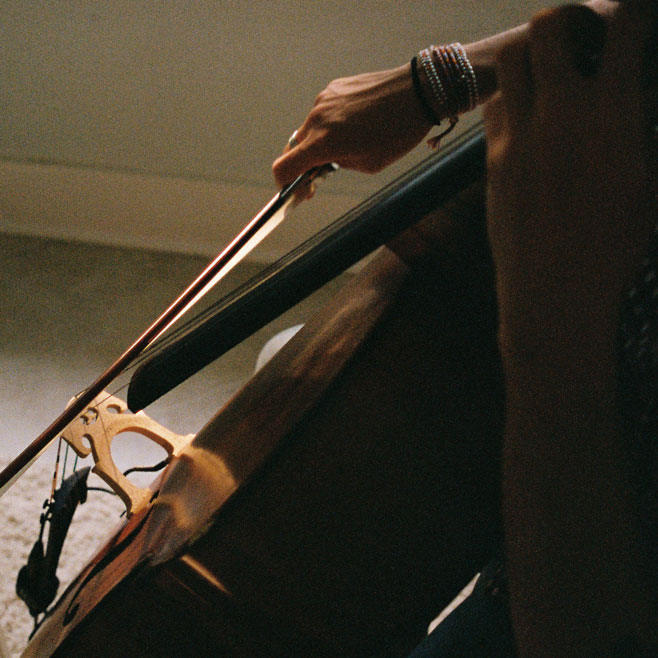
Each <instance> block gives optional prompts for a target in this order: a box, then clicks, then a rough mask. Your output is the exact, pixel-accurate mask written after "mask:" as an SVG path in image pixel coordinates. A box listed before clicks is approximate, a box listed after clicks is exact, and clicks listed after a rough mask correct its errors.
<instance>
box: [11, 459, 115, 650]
mask: <svg viewBox="0 0 658 658" xmlns="http://www.w3.org/2000/svg"><path fill="white" fill-rule="evenodd" d="M7 463H8V460H7V459H4V460H2V459H0V466H1V467H2V468H4V466H6V464H7ZM53 466H54V462H53V460H52V459H49V458H48V454H46V455H44V456H43V457H42V458H41V459H39V460H38V461H37V462H36V463H35V464H33V465H32V467H31V468H30V469H29V470H28V471H27V472H26V473H24V474H23V476H22V477H21V478H20V479H19V480H18V481H17V482H16V484H15V485H14V486H13V487H12V488H11V489H10V490H9V491H7V492H6V493H5V495H4V496H2V498H0V528H2V542H0V560H1V562H0V564H1V565H2V576H3V577H2V579H1V580H0V605H1V609H2V617H1V618H0V658H15V657H16V656H20V654H21V652H22V650H23V649H24V648H25V645H26V644H27V642H28V638H29V635H30V633H31V631H32V629H33V627H34V622H33V620H32V617H31V616H30V614H29V612H28V609H27V606H26V605H25V604H24V603H23V601H21V600H20V599H19V598H18V597H17V596H16V591H15V587H16V577H17V575H18V571H19V569H20V568H21V567H22V566H23V565H24V564H25V563H26V561H27V558H28V555H29V553H30V550H31V548H32V546H33V544H34V542H35V541H36V539H37V538H38V535H39V528H40V524H39V518H40V515H41V509H42V504H43V502H44V500H46V498H48V496H49V494H50V488H51V483H52V477H53ZM68 474H70V472H69V473H67V475H68ZM89 485H90V486H103V483H102V481H101V480H100V479H99V478H97V477H96V476H95V475H90V478H89ZM122 510H123V504H122V503H121V501H120V500H119V499H118V498H117V497H115V496H111V495H109V494H106V493H103V492H97V491H90V492H89V495H88V498H87V501H86V502H85V503H84V504H83V505H81V506H79V507H78V510H77V511H76V514H75V516H74V518H73V522H72V523H71V528H70V530H69V534H68V536H67V539H66V542H65V544H64V549H63V551H62V557H61V560H60V564H59V568H58V570H57V577H58V578H59V581H60V586H59V590H58V593H61V592H63V591H64V589H65V587H66V586H67V585H68V584H69V583H70V582H71V581H72V580H73V578H75V576H76V575H77V574H78V573H79V571H80V570H81V569H82V567H83V566H84V565H85V563H86V562H87V561H88V560H89V558H91V557H92V556H93V554H94V553H95V552H96V550H97V549H98V548H99V547H100V546H101V545H102V543H104V541H105V540H106V539H108V538H109V535H110V534H111V532H112V531H113V529H114V528H115V527H116V526H117V525H118V523H119V522H120V514H121V512H122Z"/></svg>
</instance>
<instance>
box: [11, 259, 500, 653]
mask: <svg viewBox="0 0 658 658" xmlns="http://www.w3.org/2000/svg"><path fill="white" fill-rule="evenodd" d="M401 251H402V250H401ZM430 256H431V257H428V256H427V254H426V255H425V256H424V257H423V255H422V254H421V256H420V257H418V256H417V257H416V258H415V261H416V262H415V264H414V267H412V268H409V267H407V266H406V265H404V264H403V263H402V261H401V260H400V259H399V258H398V257H397V256H395V255H394V254H392V253H391V252H390V251H388V250H386V251H385V253H383V254H382V255H380V256H379V257H378V258H377V259H376V261H375V262H374V263H373V264H371V267H370V268H369V270H368V271H367V272H365V273H364V274H363V275H362V276H361V277H360V280H359V281H358V282H357V283H356V284H355V286H354V287H352V288H350V289H348V290H344V291H343V292H342V293H341V294H340V295H339V298H338V299H337V300H336V301H335V302H334V304H333V305H332V306H331V307H328V308H326V309H324V311H323V313H321V314H320V315H319V317H318V318H315V319H314V320H313V321H312V322H311V323H309V325H308V326H307V327H305V329H304V330H303V331H302V332H300V333H299V334H297V336H296V337H295V339H293V341H291V343H289V344H288V346H286V348H284V350H282V352H281V353H280V354H279V355H278V356H277V357H276V358H275V359H274V360H273V361H272V362H271V364H270V365H269V366H268V367H267V368H266V369H264V370H263V371H261V374H259V375H258V376H257V377H256V378H255V379H254V380H253V381H252V382H250V383H249V384H248V385H247V386H246V387H245V388H244V389H243V390H242V391H241V392H240V393H239V394H238V395H237V396H236V398H234V400H232V401H231V402H230V403H229V404H228V405H227V407H226V408H225V409H224V410H222V411H221V412H220V413H219V414H218V415H217V416H216V417H215V418H214V419H213V420H212V421H211V422H210V423H209V424H208V425H207V426H206V427H205V428H204V429H203V430H202V431H201V432H200V433H199V435H198V436H197V439H196V440H195V444H196V445H197V446H198V447H199V448H201V449H203V450H205V451H208V452H209V453H212V454H213V455H215V456H216V457H217V458H218V459H221V463H222V465H223V467H225V468H226V472H227V483H226V487H225V492H224V493H223V494H222V495H221V496H215V495H214V494H213V495H210V496H209V497H207V498H205V499H204V497H203V495H200V496H199V499H200V500H201V503H200V509H202V512H201V513H200V518H201V519H202V521H203V523H202V525H203V526H204V527H203V532H200V530H201V527H197V526H191V527H187V526H186V527H185V528H183V527H182V526H181V523H180V519H179V518H177V517H176V514H175V513H174V512H172V511H171V510H172V509H173V507H171V506H170V505H169V503H167V504H165V503H161V504H160V506H159V507H158V502H157V501H156V505H155V506H154V508H151V509H149V510H147V511H146V512H145V515H144V516H143V517H142V516H137V515H136V516H135V517H133V518H131V519H130V520H129V521H128V522H127V524H126V526H125V527H124V528H123V529H122V530H121V532H120V534H119V535H117V537H115V539H114V540H113V541H112V542H110V544H108V546H106V547H105V548H104V549H103V551H102V552H101V554H100V555H99V557H98V558H97V559H96V561H95V562H94V563H92V565H90V566H89V567H87V569H85V571H83V572H82V574H81V575H80V577H79V578H78V580H77V581H76V583H74V584H73V585H72V586H71V587H70V588H69V589H68V590H67V592H65V594H64V595H63V597H62V599H61V600H60V602H59V604H58V606H57V607H56V609H55V611H54V614H53V615H52V616H51V618H50V619H49V620H47V622H46V623H45V624H44V625H43V627H42V628H41V630H40V632H39V633H38V634H37V636H36V637H35V639H34V640H33V642H32V643H31V645H30V647H29V648H28V650H27V651H26V653H25V654H24V655H25V656H26V657H27V656H51V655H55V656H59V657H63V656H66V657H67V658H76V657H77V656H85V657H89V656H94V657H95V658H103V657H105V656H108V657H109V656H117V655H121V656H139V657H140V658H142V657H144V656H157V657H161V658H163V657H167V656H172V657H173V656H177V657H178V656H207V655H212V656H230V657H232V658H242V657H244V658H246V657H250V658H258V657H259V656H287V657H291V658H294V657H296V656H299V657H300V658H301V657H302V656H304V657H309V656H317V657H318V658H321V657H324V656H345V657H350V656H353V657H369V656H372V657H373V658H374V657H377V658H387V657H389V656H390V657H401V656H405V655H406V653H407V652H408V651H409V650H410V649H411V648H412V647H413V646H414V645H415V643H416V642H417V641H418V640H419V639H420V637H422V635H423V633H424V632H425V629H426V627H427V624H428V623H429V621H430V620H431V619H432V618H433V616H434V615H435V614H437V613H438V612H439V611H440V610H441V608H442V607H443V606H444V605H445V604H447V603H448V602H449V601H450V599H451V598H452V597H453V596H454V595H455V594H456V593H457V592H458V591H459V590H460V589H461V587H463V586H464V585H465V584H466V582H468V580H470V578H471V577H472V576H473V574H474V573H475V572H476V571H477V570H478V569H479V568H481V567H482V566H483V565H484V564H485V563H486V562H487V561H488V560H489V558H490V557H491V554H492V553H493V552H494V551H496V550H497V547H498V544H499V541H500V531H501V525H500V514H499V511H500V510H499V485H500V477H499V464H498V459H499V450H500V435H501V426H502V386H501V383H502V381H501V375H500V368H499V360H498V353H497V349H496V337H495V330H496V314H495V303H494V293H493V283H492V275H491V270H490V267H489V265H488V261H487V258H486V253H485V250H479V249H474V250H473V249H468V250H462V249H460V248H457V249H453V250H449V251H446V252H445V253H441V254H438V256H437V254H430ZM285 403H287V404H285ZM284 404H285V406H283V405H284ZM176 468H178V471H179V473H183V472H185V471H186V469H187V470H188V471H189V472H190V473H191V474H192V475H194V469H191V470H190V469H189V465H188V466H186V465H185V464H184V463H182V464H181V463H179V464H178V465H177V466H175V467H174V469H172V472H173V473H174V475H172V472H170V473H168V474H167V475H166V476H165V484H164V485H163V489H162V491H164V492H166V491H167V487H169V491H170V492H171V491H175V492H177V494H178V493H179V492H180V491H182V489H181V485H180V481H179V480H177V478H176V477H175V472H176ZM168 482H169V484H168ZM199 482H200V481H195V479H194V477H191V478H190V481H189V482H187V483H186V484H185V485H184V488H185V491H183V497H185V496H188V497H189V498H190V499H191V498H193V497H194V496H195V495H196V494H197V493H198V487H199ZM172 483H173V484H172ZM220 488H221V487H220ZM160 495H161V497H162V500H164V501H167V500H171V497H170V498H169V499H168V498H167V496H166V495H165V494H163V493H161V494H160ZM158 500H160V499H158ZM154 510H156V511H157V513H154ZM183 530H184V531H185V532H183ZM170 531H171V532H170ZM177 533H178V535H181V537H183V535H184V534H185V533H188V535H189V536H187V537H186V538H184V539H186V540H187V544H185V543H181V542H178V543H176V542H174V543H173V544H170V545H169V549H171V546H172V545H173V546H174V550H176V553H175V556H174V557H171V558H169V557H168V553H167V551H164V552H162V551H160V544H159V542H160V540H161V539H162V538H163V537H164V536H165V535H166V536H167V537H170V536H172V535H173V536H176V535H177ZM177 541H178V540H177ZM165 543H166V542H165ZM176 547H179V548H176ZM169 549H168V550H169ZM159 551H160V552H159ZM163 556H164V557H163ZM156 563H157V564H156ZM75 605H78V606H79V607H78V608H77V610H76V609H75V608H74V606H75ZM72 610H76V612H75V614H74V615H71V611H72ZM67 612H68V617H67ZM68 618H72V621H70V623H65V622H67V621H68ZM57 647H59V649H57Z"/></svg>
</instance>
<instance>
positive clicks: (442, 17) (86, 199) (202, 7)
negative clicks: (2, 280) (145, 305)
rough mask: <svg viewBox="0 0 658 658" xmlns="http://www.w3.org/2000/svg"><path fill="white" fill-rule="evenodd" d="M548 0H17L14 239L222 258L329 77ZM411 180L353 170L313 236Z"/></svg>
mask: <svg viewBox="0 0 658 658" xmlns="http://www.w3.org/2000/svg"><path fill="white" fill-rule="evenodd" d="M542 4H543V3H542V2H539V1H538V0H531V1H526V2H520V1H515V0H497V1H495V2H494V1H489V2H488V1H486V0H458V1H457V0H443V2H431V1H430V0H422V1H420V0H410V1H407V2H399V1H398V2H396V1H394V0H363V1H362V2H354V1H353V0H337V1H334V2H332V3H326V2H317V1H313V0H306V1H305V2H301V3H300V2H291V1H281V2H269V1H263V0H261V1H255V0H248V1H244V2H232V1H227V0H222V1H220V0H185V1H183V0H169V1H167V0H160V1H155V0H152V1H147V0H113V1H112V2H106V1H102V2H101V1H97V0H78V1H76V0H70V1H69V2H63V1H52V2H43V1H42V0H39V1H37V0H4V2H2V3H0V26H2V27H1V29H0V80H1V81H2V82H1V83H0V116H1V117H2V121H0V229H4V230H8V231H13V232H27V233H37V234H46V235H52V236H62V237H72V236H76V237H79V238H80V239H90V240H101V241H104V242H109V243H114V244H117V243H118V244H129V245H147V246H154V247H156V248H167V249H176V250H183V251H191V252H197V253H208V254H210V253H214V252H215V251H216V250H217V249H218V248H219V247H220V246H221V245H222V244H223V243H224V242H225V241H226V240H228V239H229V237H230V236H231V235H232V234H233V233H235V232H236V231H237V230H238V229H239V227H240V226H241V225H243V224H244V223H245V222H246V221H247V220H248V219H249V218H250V215H251V214H253V212H255V211H256V210H257V209H258V208H259V207H260V206H261V205H263V204H264V203H265V202H266V201H267V200H268V199H269V197H270V196H271V195H272V194H273V193H274V187H273V184H272V180H271V174H270V163H271V161H272V159H273V158H274V157H275V156H276V154H277V153H278V152H279V151H280V149H281V148H282V146H283V145H284V144H285V141H286V139H287V137H288V135H289V134H290V132H292V130H293V129H294V128H296V127H297V126H298V125H299V123H300V122H301V121H302V119H303V118H304V116H305V115H306V112H307V110H308V109H309V107H310V105H311V103H312V101H313V99H314V97H315V95H316V93H317V92H318V91H319V90H320V89H321V88H322V87H323V86H324V85H325V84H326V82H328V81H329V80H331V79H332V78H334V77H337V76H341V75H348V74H352V73H357V72H359V71H363V70H372V69H377V68H384V67H388V66H393V65H396V64H398V63H401V62H403V61H407V60H408V59H410V57H411V56H412V55H413V54H414V53H415V52H416V51H417V50H418V49H419V48H421V47H423V46H425V45H427V44H429V43H431V42H447V41H451V40H461V41H463V42H468V41H471V40H475V39H478V38H481V37H483V36H486V35H489V34H492V33H495V32H498V31H500V30H502V29H505V28H507V27H510V26H513V25H515V24H518V23H520V22H523V21H524V20H525V19H526V18H527V17H528V16H529V15H530V14H531V13H532V11H533V10H534V9H535V8H538V7H540V6H541V5H542ZM425 154H426V153H425V152H424V151H420V153H419V155H425ZM417 157H418V156H416V159H417ZM413 159H414V158H411V159H409V160H408V161H407V162H405V163H404V165H402V167H400V168H398V171H399V170H400V169H401V168H403V167H406V166H408V165H409V163H410V162H411V160H413ZM393 173H394V172H391V173H386V174H384V175H382V176H379V177H376V178H375V179H371V178H369V177H365V176H358V175H353V174H347V173H345V172H341V173H340V174H339V175H338V176H336V177H335V180H334V181H332V182H328V183H327V185H326V190H325V191H324V192H323V194H321V195H319V198H318V199H317V200H316V201H314V202H313V204H311V205H309V207H308V208H307V209H304V211H303V212H302V217H301V218H300V219H299V220H298V224H299V226H301V227H302V228H301V229H300V232H301V233H302V234H307V233H310V232H312V231H314V230H316V229H317V228H318V227H319V226H321V225H323V224H324V223H326V221H327V220H328V219H330V218H332V217H335V216H336V215H337V214H339V213H340V212H342V211H343V210H345V209H346V208H348V207H349V206H350V205H352V204H353V203H354V202H356V201H357V200H359V199H361V198H363V197H364V196H366V195H367V194H368V193H369V192H371V191H373V190H374V189H376V188H377V187H378V186H379V185H381V183H382V181H384V180H387V179H389V178H390V177H391V176H392V175H393ZM330 216H331V217H330ZM297 233H298V230H297V227H296V226H293V227H291V228H289V229H287V230H284V232H283V233H282V234H281V235H280V236H278V237H276V238H275V239H274V241H273V242H271V243H270V246H269V247H267V248H266V249H265V251H264V252H263V257H265V258H270V257H272V256H273V255H275V254H276V253H278V252H280V251H281V250H285V249H287V247H288V245H289V244H290V243H291V241H292V242H294V241H295V240H296V239H297V237H298V236H297Z"/></svg>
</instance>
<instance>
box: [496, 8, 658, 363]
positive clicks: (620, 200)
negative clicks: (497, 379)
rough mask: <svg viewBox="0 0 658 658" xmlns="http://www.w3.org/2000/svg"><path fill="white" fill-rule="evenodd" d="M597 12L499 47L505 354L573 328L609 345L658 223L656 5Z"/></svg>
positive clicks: (551, 20)
mask: <svg viewBox="0 0 658 658" xmlns="http://www.w3.org/2000/svg"><path fill="white" fill-rule="evenodd" d="M596 7H597V9H599V13H594V12H593V11H592V10H591V9H589V8H587V7H584V6H565V7H562V8H560V9H556V10H552V11H546V12H543V13H542V14H540V15H539V16H538V17H537V18H535V19H534V20H533V22H532V23H531V25H530V29H529V31H528V33H527V36H526V38H524V39H520V40H518V41H517V42H516V43H511V44H510V45H508V46H506V47H504V48H503V49H502V50H501V51H500V54H499V60H498V70H497V73H498V82H499V92H498V93H497V94H496V95H495V96H494V98H493V99H492V101H490V103H489V104H488V106H487V108H486V111H485V123H486V130H487V141H488V153H489V155H488V180H489V190H488V224H489V233H490V241H491V246H492V251H493V255H494V260H495V263H496V271H497V286H498V297H499V304H500V312H501V342H502V343H503V350H504V351H505V350H509V351H515V350H518V349H535V348H537V347H538V346H539V345H542V344H544V345H545V344H547V341H548V343H549V344H550V343H551V338H555V337H556V336H558V340H562V339H564V340H565V341H566V340H568V339H569V338H570V337H571V336H575V335H577V334H578V332H579V331H585V332H586V333H587V332H590V334H595V333H597V332H599V333H602V334H606V336H607V338H608V339H609V340H613V336H614V334H615V331H616V322H617V319H618V308H619V304H620V302H621V298H622V294H623V291H624V289H625V288H626V287H627V286H629V284H630V283H631V281H632V278H633V275H634V273H635V272H636V270H637V269H638V268H639V266H640V262H641V259H642V256H643V255H644V254H645V252H646V251H647V249H648V242H649V238H650V235H651V231H652V229H653V227H654V224H655V223H656V221H657V219H658V216H657V215H656V207H655V206H656V176H655V162H656V158H657V157H658V148H657V147H658V144H657V143H656V141H655V138H653V139H652V137H651V135H650V134H649V131H648V125H649V119H648V116H651V117H654V120H655V116H656V111H655V107H652V106H651V103H652V102H654V101H655V94H656V77H655V75H653V76H648V77H649V83H650V84H649V86H648V87H643V86H642V80H643V75H642V74H643V67H644V66H646V57H645V52H647V50H648V49H647V38H648V32H649V29H650V26H651V25H652V24H653V22H652V21H653V19H652V17H651V16H650V13H651V12H650V9H649V3H648V2H628V3H625V5H624V6H618V5H616V4H615V3H596ZM597 45H598V46H600V48H599V52H601V56H600V65H599V66H598V67H597V66H596V64H597V57H596V50H597ZM651 48H652V49H653V51H654V52H655V49H656V46H655V44H653V45H652V46H651ZM588 54H589V55H594V56H593V57H591V56H590V57H588V56H587V55H588ZM595 69H596V70H595Z"/></svg>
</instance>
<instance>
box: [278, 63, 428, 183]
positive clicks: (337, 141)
mask: <svg viewBox="0 0 658 658" xmlns="http://www.w3.org/2000/svg"><path fill="white" fill-rule="evenodd" d="M431 128H432V125H431V124H430V123H429V121H428V120H427V119H426V118H425V115H424V114H423V110H422V107H421V106H420V103H419V101H418V99H417V97H416V94H415V92H414V89H413V83H412V80H411V73H410V66H409V64H405V65H403V66H400V67H398V68H395V69H391V70H388V71H380V72H377V73H364V74H362V75H357V76H354V77H350V78H340V79H338V80H334V81H333V82H331V83H330V84H329V85H328V86H327V88H326V89H325V90H324V91H322V92H321V93H320V94H319V95H318V97H317V99H316V102H315V105H314V107H313V109H312V110H311V112H310V113H309V115H308V117H307V118H306V120H305V121H304V123H303V124H302V126H301V127H300V128H299V130H298V131H297V140H298V142H299V145H298V146H296V147H295V148H292V149H290V148H288V147H286V151H285V152H284V154H283V155H282V156H281V157H280V158H278V159H277V160H276V161H275V162H274V165H273V167H272V170H273V173H274V177H275V178H276V180H277V182H278V183H279V185H281V186H283V185H285V184H287V183H290V182H292V181H293V180H294V179H295V178H296V177H297V176H299V175H300V174H303V173H304V172H306V171H308V170H309V169H311V168H312V167H315V166H318V165H322V164H326V163H328V162H335V163H337V164H339V165H340V166H341V167H345V168H348V169H354V170H356V171H362V172H367V173H374V172H377V171H380V170H381V169H383V168H384V167H386V166H387V165H389V164H391V163H392V162H394V161H395V160H397V159H398V158H400V157H402V156H403V155H405V154H406V153H408V152H409V151H411V149H413V148H414V147H415V146H416V145H417V144H418V143H419V142H421V141H422V139H423V137H425V135H426V134H427V133H428V131H429V130H430V129H431Z"/></svg>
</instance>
